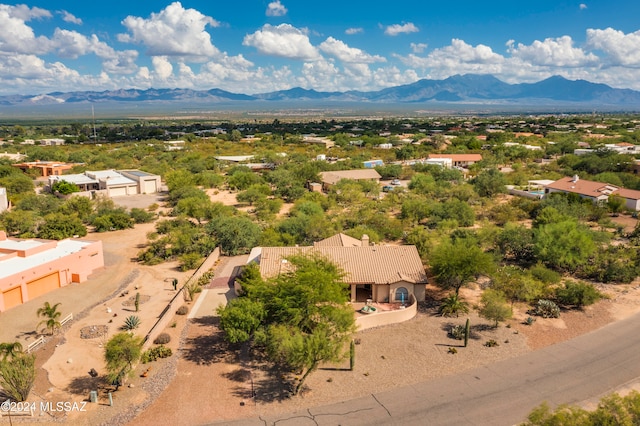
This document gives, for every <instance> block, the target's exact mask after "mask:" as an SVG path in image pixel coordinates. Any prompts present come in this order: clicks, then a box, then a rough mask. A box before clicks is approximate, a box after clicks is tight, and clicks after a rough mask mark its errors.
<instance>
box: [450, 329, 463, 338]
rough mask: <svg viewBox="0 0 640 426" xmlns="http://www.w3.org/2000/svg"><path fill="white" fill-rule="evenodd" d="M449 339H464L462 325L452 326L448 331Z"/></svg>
mask: <svg viewBox="0 0 640 426" xmlns="http://www.w3.org/2000/svg"><path fill="white" fill-rule="evenodd" d="M449 337H451V338H452V339H456V340H462V339H464V325H454V326H452V327H451V329H450V330H449Z"/></svg>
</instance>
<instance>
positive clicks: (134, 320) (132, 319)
mask: <svg viewBox="0 0 640 426" xmlns="http://www.w3.org/2000/svg"><path fill="white" fill-rule="evenodd" d="M138 327H140V317H137V316H135V315H130V316H128V317H127V318H126V319H125V320H124V325H123V326H122V327H120V329H122V330H124V331H131V330H135V329H136V328H138Z"/></svg>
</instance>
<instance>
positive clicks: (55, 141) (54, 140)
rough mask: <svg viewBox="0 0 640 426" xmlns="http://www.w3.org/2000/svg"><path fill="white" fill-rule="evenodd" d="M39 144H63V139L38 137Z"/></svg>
mask: <svg viewBox="0 0 640 426" xmlns="http://www.w3.org/2000/svg"><path fill="white" fill-rule="evenodd" d="M38 142H40V145H43V146H59V145H64V142H65V140H64V139H60V138H49V139H40V140H39V141H38Z"/></svg>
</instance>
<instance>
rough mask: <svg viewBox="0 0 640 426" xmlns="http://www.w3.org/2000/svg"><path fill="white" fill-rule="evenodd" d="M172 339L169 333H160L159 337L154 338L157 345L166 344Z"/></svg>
mask: <svg viewBox="0 0 640 426" xmlns="http://www.w3.org/2000/svg"><path fill="white" fill-rule="evenodd" d="M170 341H171V336H169V334H167V333H160V334H159V335H158V337H156V338H155V339H154V340H153V343H155V344H156V345H165V344H167V343H169V342H170Z"/></svg>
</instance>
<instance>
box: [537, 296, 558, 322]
mask: <svg viewBox="0 0 640 426" xmlns="http://www.w3.org/2000/svg"><path fill="white" fill-rule="evenodd" d="M532 313H533V315H537V316H539V317H542V318H559V317H560V308H558V305H556V304H555V302H553V301H551V300H546V299H540V300H538V303H537V304H536V306H535V308H534V309H533V312H532Z"/></svg>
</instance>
